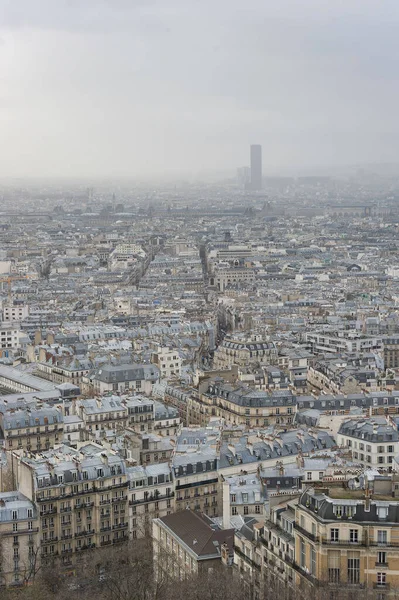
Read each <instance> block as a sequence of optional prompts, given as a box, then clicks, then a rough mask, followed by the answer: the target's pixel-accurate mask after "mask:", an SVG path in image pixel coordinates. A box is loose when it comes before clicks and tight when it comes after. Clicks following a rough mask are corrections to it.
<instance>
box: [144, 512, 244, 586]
mask: <svg viewBox="0 0 399 600" xmlns="http://www.w3.org/2000/svg"><path fill="white" fill-rule="evenodd" d="M152 538H153V548H154V563H155V569H156V577H159V576H160V573H162V571H165V572H167V573H168V575H172V576H174V577H175V578H176V579H180V580H182V579H186V578H188V577H190V576H194V575H197V574H200V573H206V572H207V571H209V570H210V569H212V570H213V569H214V568H215V567H217V566H218V565H220V564H221V560H222V556H223V553H224V552H225V553H227V555H229V554H230V553H232V551H233V540H234V529H230V528H229V529H220V528H219V527H217V526H216V525H215V524H214V523H213V521H211V519H210V518H208V517H206V515H203V514H201V513H199V512H194V511H192V510H184V511H181V512H176V513H174V514H171V515H167V516H165V517H161V518H158V519H154V521H153V529H152Z"/></svg>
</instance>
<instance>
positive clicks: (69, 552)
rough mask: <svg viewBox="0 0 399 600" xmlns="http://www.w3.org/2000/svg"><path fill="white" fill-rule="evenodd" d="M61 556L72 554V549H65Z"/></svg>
mask: <svg viewBox="0 0 399 600" xmlns="http://www.w3.org/2000/svg"><path fill="white" fill-rule="evenodd" d="M61 554H72V548H65V550H61Z"/></svg>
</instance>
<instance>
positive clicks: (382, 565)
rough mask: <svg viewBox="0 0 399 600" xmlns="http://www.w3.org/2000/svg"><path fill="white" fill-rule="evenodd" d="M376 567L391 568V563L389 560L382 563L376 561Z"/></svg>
mask: <svg viewBox="0 0 399 600" xmlns="http://www.w3.org/2000/svg"><path fill="white" fill-rule="evenodd" d="M375 566H376V568H377V569H378V568H381V569H389V565H388V563H387V562H384V563H380V562H376V563H375Z"/></svg>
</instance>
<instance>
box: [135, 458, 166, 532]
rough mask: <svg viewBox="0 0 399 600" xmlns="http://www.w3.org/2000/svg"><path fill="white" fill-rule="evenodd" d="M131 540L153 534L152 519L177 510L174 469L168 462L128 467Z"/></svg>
mask: <svg viewBox="0 0 399 600" xmlns="http://www.w3.org/2000/svg"><path fill="white" fill-rule="evenodd" d="M127 474H128V479H129V492H128V495H129V523H130V535H131V538H132V539H137V538H142V537H145V536H147V535H151V529H152V519H156V518H159V517H164V516H166V515H169V514H171V513H172V512H175V501H174V496H175V494H174V486H173V482H172V472H171V468H170V466H169V465H168V464H166V463H162V464H159V465H149V466H147V467H143V466H137V467H129V468H128V469H127Z"/></svg>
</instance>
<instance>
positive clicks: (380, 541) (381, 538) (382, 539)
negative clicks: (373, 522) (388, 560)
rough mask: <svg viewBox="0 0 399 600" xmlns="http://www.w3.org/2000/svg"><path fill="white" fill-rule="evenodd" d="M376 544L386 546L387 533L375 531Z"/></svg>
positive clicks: (380, 530)
mask: <svg viewBox="0 0 399 600" xmlns="http://www.w3.org/2000/svg"><path fill="white" fill-rule="evenodd" d="M377 542H378V544H381V545H383V544H386V543H387V542H388V533H387V531H385V530H384V529H379V530H378V531H377Z"/></svg>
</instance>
